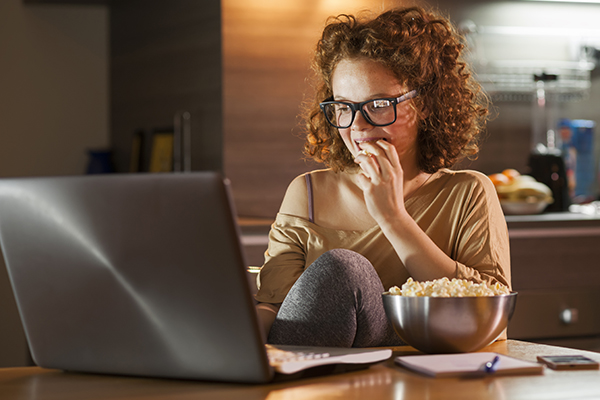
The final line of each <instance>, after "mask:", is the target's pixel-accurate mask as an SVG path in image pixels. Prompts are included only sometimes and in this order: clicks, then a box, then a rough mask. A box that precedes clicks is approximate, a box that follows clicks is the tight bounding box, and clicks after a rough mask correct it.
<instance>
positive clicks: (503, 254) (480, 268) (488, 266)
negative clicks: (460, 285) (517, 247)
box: [454, 175, 511, 288]
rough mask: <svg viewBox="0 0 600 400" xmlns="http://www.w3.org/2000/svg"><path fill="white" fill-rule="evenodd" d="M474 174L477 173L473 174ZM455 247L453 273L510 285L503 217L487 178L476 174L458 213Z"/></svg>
mask: <svg viewBox="0 0 600 400" xmlns="http://www.w3.org/2000/svg"><path fill="white" fill-rule="evenodd" d="M476 176H477V175H476ZM460 219H461V221H460V226H461V228H460V229H458V240H457V244H456V247H455V250H454V251H455V260H457V261H456V277H457V278H462V279H468V280H471V281H475V282H482V281H486V282H488V283H490V284H494V283H496V282H500V283H502V284H504V285H506V286H508V287H509V288H510V287H511V277H510V250H509V239H508V229H507V226H506V220H505V218H504V214H503V212H502V209H501V207H500V202H499V200H498V196H497V194H496V190H495V189H494V187H493V185H492V183H491V182H489V179H487V178H486V177H484V176H481V175H479V176H477V179H475V180H474V185H473V186H472V189H471V193H470V196H468V198H467V199H466V201H465V204H464V209H463V213H462V214H461V217H460Z"/></svg>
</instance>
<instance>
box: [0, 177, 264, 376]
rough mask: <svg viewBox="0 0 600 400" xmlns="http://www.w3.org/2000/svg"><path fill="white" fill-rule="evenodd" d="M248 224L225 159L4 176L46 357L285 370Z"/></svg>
mask: <svg viewBox="0 0 600 400" xmlns="http://www.w3.org/2000/svg"><path fill="white" fill-rule="evenodd" d="M238 230H239V229H238V226H237V224H236V220H235V216H234V212H233V207H232V202H231V199H230V195H229V188H228V184H227V181H226V180H224V179H223V178H222V177H221V176H220V175H219V174H217V173H213V172H199V173H189V174H130V175H129V174H122V175H121V174H116V175H95V176H73V177H45V178H15V179H1V180H0V242H1V245H2V249H3V253H4V257H5V260H6V265H7V268H8V272H9V276H10V280H11V283H12V286H13V290H14V292H15V297H16V299H17V304H18V307H19V312H20V315H21V318H22V321H23V325H24V328H25V331H26V335H27V340H28V343H29V346H30V349H31V353H32V357H33V359H34V361H35V363H36V364H37V365H39V366H41V367H46V368H57V369H62V370H70V371H83V372H92V373H106V374H124V375H138V376H152V377H164V378H182V379H202V380H216V381H234V382H267V381H269V380H271V379H272V377H273V370H272V368H271V367H270V366H269V364H268V361H267V356H266V353H265V348H264V345H263V341H262V338H261V335H260V330H259V326H258V323H257V319H256V314H255V311H254V303H253V301H252V297H251V293H250V289H249V285H248V280H247V276H246V269H245V265H246V264H245V262H244V256H243V251H242V247H241V245H240V236H239V231H238Z"/></svg>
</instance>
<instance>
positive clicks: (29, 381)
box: [0, 340, 600, 400]
mask: <svg viewBox="0 0 600 400" xmlns="http://www.w3.org/2000/svg"><path fill="white" fill-rule="evenodd" d="M393 350H394V356H398V355H406V354H417V353H418V352H417V351H416V350H415V349H413V348H412V347H409V346H401V347H395V348H393ZM482 351H491V352H497V353H500V354H506V355H509V356H511V357H515V358H519V359H522V360H528V361H535V360H536V356H538V355H560V354H565V355H566V354H574V353H577V354H583V355H586V356H587V357H589V358H592V359H595V360H598V361H600V353H593V352H584V351H575V350H573V349H568V348H562V347H555V346H546V345H540V344H534V343H528V342H522V341H515V340H508V341H502V342H496V343H493V344H492V345H490V346H488V347H487V348H485V349H483V350H482ZM0 398H3V399H11V400H33V399H35V400H46V399H48V400H49V399H61V400H71V399H73V400H75V399H77V400H79V399H84V398H85V399H91V400H109V399H120V400H128V399H141V398H143V399H167V398H168V399H172V400H178V399H182V400H183V399H199V398H210V399H244V400H247V399H267V400H281V399H294V400H301V399H311V400H312V399H322V400H327V399H378V400H386V399H390V400H391V399H393V400H403V399H425V398H426V399H430V400H435V399H446V400H452V399H460V400H469V399H492V400H494V399H499V400H500V399H517V398H518V399H523V400H527V399H590V398H600V371H598V370H590V371H553V370H550V369H547V368H545V369H544V373H543V374H541V375H515V376H497V377H495V376H490V377H485V378H477V379H459V378H437V379H436V378H430V377H426V376H423V375H419V374H417V373H414V372H411V371H408V370H406V369H403V368H401V367H399V366H396V365H395V364H394V362H393V360H392V359H390V360H388V361H387V362H384V363H381V364H377V365H375V366H373V367H371V368H369V369H366V370H362V371H357V372H352V373H346V374H339V375H331V376H324V377H319V378H310V379H303V380H298V381H289V382H286V383H273V384H268V385H241V384H222V383H207V382H194V381H177V380H162V379H147V378H128V377H116V376H102V375H92V374H76V373H66V372H61V371H57V370H48V369H42V368H38V367H27V368H9V369H0Z"/></svg>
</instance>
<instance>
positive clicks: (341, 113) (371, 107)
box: [320, 90, 418, 129]
mask: <svg viewBox="0 0 600 400" xmlns="http://www.w3.org/2000/svg"><path fill="white" fill-rule="evenodd" d="M417 94H418V93H417V91H416V90H411V91H410V92H408V93H405V94H403V95H402V96H400V97H390V98H384V99H373V100H368V101H363V102H362V103H350V102H346V101H333V98H331V100H329V99H328V100H327V101H324V102H322V103H321V104H320V106H321V110H323V113H324V114H325V118H327V122H329V124H330V125H331V126H333V127H335V128H339V129H346V128H349V127H350V126H351V125H352V122H354V117H355V115H356V112H357V111H360V113H361V114H362V116H363V117H364V118H365V120H366V121H367V122H368V123H369V124H371V125H373V126H388V125H391V124H393V123H394V122H396V118H397V113H396V104H400V103H402V102H403V101H406V100H409V99H412V98H414V97H416V96H417Z"/></svg>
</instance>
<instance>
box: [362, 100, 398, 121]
mask: <svg viewBox="0 0 600 400" xmlns="http://www.w3.org/2000/svg"><path fill="white" fill-rule="evenodd" d="M362 111H363V113H365V114H366V115H367V116H368V117H369V119H370V120H371V122H372V123H373V124H375V125H388V124H391V123H393V122H394V121H395V120H396V107H395V105H394V103H393V102H392V101H390V100H386V99H378V100H373V101H370V102H368V103H365V104H364V105H363V107H362Z"/></svg>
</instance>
